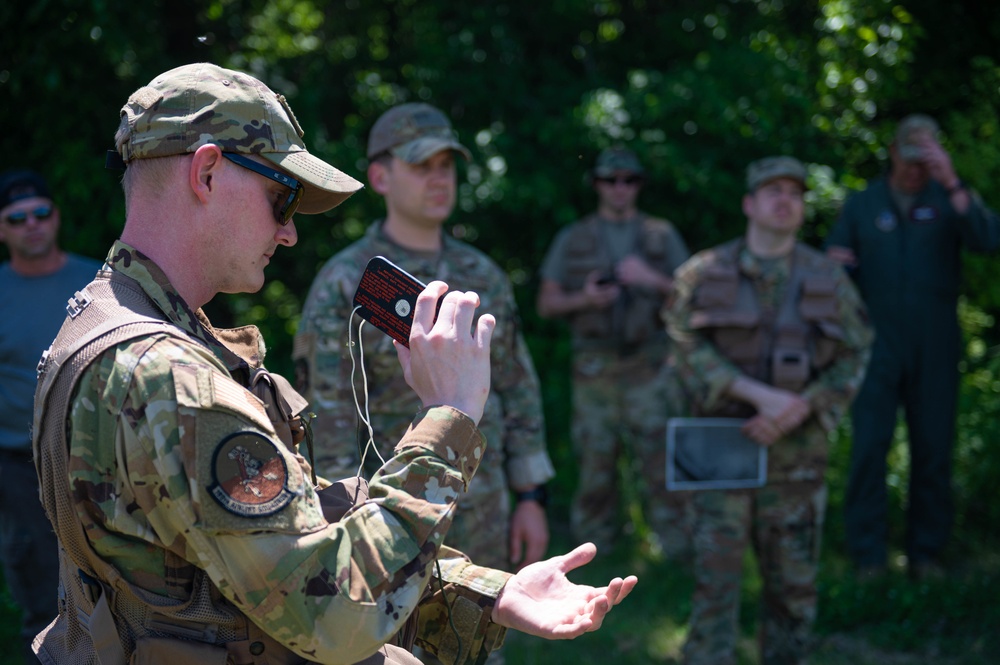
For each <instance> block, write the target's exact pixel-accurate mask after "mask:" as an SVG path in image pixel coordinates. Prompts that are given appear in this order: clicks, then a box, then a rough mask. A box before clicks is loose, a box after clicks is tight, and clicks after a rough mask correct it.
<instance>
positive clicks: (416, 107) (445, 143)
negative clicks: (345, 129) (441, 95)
mask: <svg viewBox="0 0 1000 665" xmlns="http://www.w3.org/2000/svg"><path fill="white" fill-rule="evenodd" d="M442 150H454V151H455V152H457V153H459V154H461V155H462V156H463V157H465V159H467V160H471V159H472V155H471V154H470V153H469V149H468V148H466V147H465V146H464V145H462V144H461V143H459V142H458V138H457V137H456V136H455V132H454V130H453V129H452V128H451V122H450V121H449V120H448V117H447V116H446V115H445V114H444V113H442V112H441V111H439V110H438V109H436V108H434V107H433V106H431V105H430V104H423V103H419V102H411V103H408V104H400V105H399V106H394V107H392V108H391V109H389V110H388V111H386V112H385V113H383V114H382V115H381V116H379V118H378V120H376V121H375V124H374V125H373V126H372V131H371V133H370V134H368V159H372V158H374V157H377V156H378V155H381V154H382V153H385V152H388V153H389V154H391V155H392V156H393V157H398V158H399V159H401V160H403V161H404V162H406V163H407V164H419V163H421V162H423V161H425V160H427V159H429V158H430V157H431V156H432V155H435V154H437V153H439V152H441V151H442Z"/></svg>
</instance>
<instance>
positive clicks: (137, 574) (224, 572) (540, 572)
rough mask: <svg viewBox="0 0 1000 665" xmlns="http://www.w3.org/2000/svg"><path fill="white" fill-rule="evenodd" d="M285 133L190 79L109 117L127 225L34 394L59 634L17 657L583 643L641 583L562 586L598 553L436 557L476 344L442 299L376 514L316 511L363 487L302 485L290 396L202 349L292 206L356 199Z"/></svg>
mask: <svg viewBox="0 0 1000 665" xmlns="http://www.w3.org/2000/svg"><path fill="white" fill-rule="evenodd" d="M301 136H302V133H301V130H300V129H299V127H298V124H297V123H296V121H295V118H294V115H292V112H291V110H290V109H289V107H288V105H287V103H286V102H285V100H284V97H282V96H280V95H276V94H275V93H274V92H272V91H271V90H269V89H268V88H267V87H266V86H264V85H263V84H262V83H261V82H260V81H258V80H256V79H254V78H252V77H250V76H247V75H245V74H242V73H240V72H235V71H232V70H226V69H222V68H219V67H216V66H214V65H210V64H206V63H202V64H194V65H185V66H183V67H179V68H177V69H174V70H170V71H168V72H166V73H164V74H162V75H161V76H159V77H157V78H156V79H155V80H154V81H152V82H151V83H150V84H149V85H147V86H144V87H142V88H140V89H139V90H137V91H136V92H135V93H133V95H132V96H131V97H130V98H129V101H128V103H127V104H126V105H125V106H124V107H123V109H122V113H121V125H120V127H119V130H118V133H117V135H116V145H117V149H118V150H117V151H118V155H119V156H120V157H121V160H122V161H123V162H124V163H125V164H127V169H126V172H125V178H124V189H125V193H126V222H125V228H124V230H123V232H122V237H121V239H120V240H119V241H117V242H116V243H115V244H114V246H113V247H112V248H111V251H110V252H109V254H108V257H107V260H106V263H105V265H104V268H103V270H102V272H101V273H99V274H98V276H97V278H96V279H95V280H94V281H93V282H92V283H91V284H90V285H88V286H87V287H86V288H85V289H84V290H82V291H80V292H77V293H76V294H75V295H74V297H73V298H72V299H71V300H70V303H69V305H68V307H67V312H68V314H69V318H67V320H66V322H65V323H64V325H63V327H62V329H61V330H60V333H59V335H58V337H57V338H56V341H55V342H54V343H53V345H52V347H51V348H50V349H49V351H48V352H47V354H46V356H45V358H44V359H43V362H42V364H41V365H40V373H39V385H38V389H37V391H36V400H35V415H34V427H33V432H34V437H33V447H34V456H35V461H36V467H37V470H38V473H39V480H40V486H41V498H42V503H43V505H44V506H45V510H46V513H47V515H48V517H49V519H50V521H51V522H52V524H53V526H54V528H55V531H56V534H57V536H58V538H59V541H60V545H61V551H60V557H61V565H60V593H59V598H60V610H59V615H58V616H57V617H56V619H55V620H54V621H53V622H52V623H51V624H50V625H49V626H48V627H47V628H46V629H45V630H44V631H43V632H42V633H41V634H39V636H38V637H37V638H36V640H35V645H34V647H35V652H36V653H37V654H38V657H39V658H40V659H41V661H42V662H43V663H46V664H47V665H54V664H56V663H58V664H59V665H66V664H69V665H73V664H75V663H80V664H87V665H91V664H93V663H98V662H99V663H101V665H125V663H146V664H148V665H166V664H170V665H176V663H178V662H184V663H189V664H191V665H195V664H198V663H206V664H207V663H233V664H234V665H244V664H250V663H258V664H264V663H306V662H320V663H353V662H364V663H387V662H394V663H414V662H417V661H415V660H414V659H413V657H412V656H410V655H409V654H408V653H407V652H406V651H405V650H403V649H400V648H398V647H395V646H391V645H389V644H387V642H388V641H389V640H390V639H391V638H392V637H393V636H394V635H397V634H399V632H400V629H401V628H403V627H404V625H406V626H407V631H406V632H405V634H404V635H403V636H401V639H403V638H406V639H413V638H415V639H416V640H417V643H418V644H422V645H424V646H425V648H427V649H429V650H430V651H432V652H437V653H441V654H444V655H445V656H446V659H447V660H448V661H451V660H453V657H454V660H456V661H457V662H463V660H464V659H465V658H467V657H469V656H470V655H473V656H474V655H475V654H476V652H478V651H481V650H482V649H484V648H485V649H487V650H488V649H490V648H492V647H493V646H495V645H496V644H497V643H498V642H499V641H500V640H501V639H502V637H503V633H504V631H505V627H515V628H518V629H520V630H524V631H526V632H529V633H532V634H536V635H541V636H544V637H549V638H566V637H573V636H575V635H578V634H581V633H582V632H585V631H588V630H593V629H595V628H596V627H598V626H599V625H600V623H601V621H602V619H603V616H604V614H605V613H606V612H607V611H608V610H609V609H610V607H611V606H613V605H614V604H615V603H617V602H618V601H619V600H620V599H621V598H623V597H624V596H625V595H626V594H627V593H628V592H629V591H630V590H631V588H632V587H633V586H634V584H635V580H634V578H632V577H630V578H628V579H626V580H613V581H612V582H611V583H610V584H609V585H608V586H607V587H605V588H602V589H594V588H592V587H583V586H578V585H573V584H571V583H569V582H568V581H567V580H566V577H565V574H566V573H567V572H568V571H569V570H571V569H572V568H575V567H576V566H578V565H581V564H582V563H585V562H586V561H588V560H589V559H591V558H592V557H593V555H594V552H595V551H594V548H593V546H589V547H584V548H578V549H577V550H575V551H573V552H571V553H570V554H568V555H565V556H560V557H555V558H553V559H550V560H547V561H544V562H540V563H538V564H535V565H534V566H532V567H531V568H529V569H527V570H525V571H523V572H522V573H519V574H518V575H514V576H511V575H510V574H509V573H505V572H502V571H499V570H495V569H489V568H482V567H479V566H475V565H473V564H471V563H470V562H469V561H468V560H467V559H466V558H465V557H463V556H462V555H461V554H460V553H458V552H455V551H454V550H449V549H447V548H443V547H442V541H443V539H444V536H445V533H446V532H447V530H448V527H449V525H450V522H451V519H452V515H453V514H454V505H455V499H456V497H457V496H458V495H460V494H461V493H462V492H463V491H464V490H465V488H466V486H467V485H468V483H469V481H470V480H471V479H472V476H473V474H474V472H475V470H476V468H477V466H478V462H479V459H480V458H481V457H482V454H483V447H484V444H485V441H484V439H483V437H482V435H481V433H480V432H479V430H478V428H477V427H476V422H477V421H478V420H479V418H480V417H481V416H482V412H483V405H484V402H485V395H486V393H487V390H488V376H489V344H490V337H491V334H492V328H493V324H494V321H493V318H492V316H490V315H483V316H482V317H480V318H479V320H478V324H476V325H475V326H473V315H474V311H475V307H476V305H477V304H478V298H477V296H476V295H475V294H474V293H471V292H457V291H455V292H451V293H448V295H447V296H444V297H443V298H442V296H443V295H444V293H445V291H446V290H447V285H446V284H444V283H442V282H434V283H432V284H430V285H428V287H427V288H426V289H425V290H424V291H423V293H422V294H421V295H420V297H419V299H418V301H417V306H416V311H415V317H414V318H415V322H414V328H413V334H412V336H411V338H410V348H409V349H406V348H405V347H400V352H399V356H400V362H401V364H402V365H403V367H404V372H405V373H406V376H407V377H408V379H409V380H410V381H411V384H412V385H413V387H414V390H415V391H416V392H417V394H418V395H420V399H421V402H422V404H423V405H425V406H424V408H422V409H421V410H420V411H419V412H417V413H416V414H415V416H414V419H413V422H412V423H411V427H410V429H409V430H408V431H407V433H406V435H405V436H404V437H403V439H402V440H401V441H400V443H399V445H398V446H397V447H396V449H395V450H394V451H393V456H392V458H391V459H390V460H389V462H388V463H387V464H386V465H385V466H384V467H383V468H382V469H380V471H379V472H378V473H377V474H376V475H375V476H374V477H373V479H372V482H371V484H370V486H369V487H368V493H369V496H370V498H367V497H365V496H360V497H357V501H356V502H355V503H354V505H352V506H351V507H350V509H349V510H347V511H346V514H345V511H344V510H341V511H340V513H339V514H338V515H336V516H334V515H333V514H332V513H328V512H325V511H324V509H323V505H322V503H321V499H320V495H321V494H325V493H327V492H328V491H329V490H330V489H334V490H339V491H340V492H341V494H344V493H346V492H347V491H348V490H350V489H352V487H353V489H355V490H361V489H363V488H362V487H361V486H360V485H353V486H350V485H337V484H334V485H331V484H330V483H329V482H327V481H325V480H323V479H317V480H315V481H314V480H313V479H312V478H311V470H310V468H309V466H308V464H307V463H306V462H305V460H304V459H303V458H302V457H301V456H300V455H299V454H298V452H297V449H298V442H299V441H300V439H301V438H302V437H303V430H304V428H303V424H302V420H301V418H300V417H299V414H301V413H302V412H303V410H304V409H305V408H306V403H305V401H304V400H303V399H302V397H301V396H300V395H298V394H297V393H296V392H295V391H294V390H292V389H291V386H290V384H289V383H288V382H287V381H285V380H284V379H282V378H281V377H279V376H277V375H273V374H270V373H268V372H267V371H266V370H265V369H264V368H263V366H262V362H263V355H264V345H263V341H262V340H261V339H260V333H259V332H258V331H257V329H256V328H253V327H245V328H239V329H236V330H222V329H216V328H213V327H212V325H211V323H210V322H209V321H208V319H207V318H205V316H204V313H203V312H202V311H201V309H200V308H201V306H202V305H204V304H205V303H207V302H208V301H209V300H210V299H211V298H212V297H214V296H215V294H216V293H219V292H221V291H225V292H233V293H236V292H252V291H256V290H258V289H260V288H261V286H262V285H263V281H264V274H263V271H264V267H265V266H266V265H267V263H268V262H269V259H270V257H271V256H272V254H273V253H274V252H275V250H276V249H277V247H278V246H279V245H284V246H291V245H293V244H294V243H295V242H296V240H297V232H296V228H295V224H294V223H293V220H292V215H293V214H294V212H295V211H296V210H298V211H300V212H303V213H307V214H309V213H320V212H323V211H326V210H329V209H330V208H332V207H334V206H336V205H338V204H339V203H340V202H341V201H343V200H344V199H345V198H347V197H348V196H349V195H350V194H351V193H352V192H354V191H356V190H357V189H358V188H359V187H360V183H358V182H357V181H356V180H354V179H353V178H351V177H349V176H347V175H345V174H343V173H341V172H340V171H338V170H337V169H335V168H333V167H332V166H330V165H328V164H326V163H325V162H323V161H321V160H319V159H318V158H316V157H314V156H312V155H311V154H309V153H308V152H307V151H306V149H305V147H304V145H303V143H302V141H301ZM439 299H440V300H441V310H440V315H439V316H438V317H437V319H436V320H435V319H434V312H435V305H436V304H437V302H438V301H439ZM348 498H355V497H348ZM435 578H437V579H435ZM432 579H435V581H434V583H433V584H431V580H432ZM444 594H446V595H447V601H448V605H447V609H445V607H446V606H445V605H442V596H443V595H444ZM411 618H412V619H413V621H410V619H411ZM452 623H454V625H455V629H454V632H453V631H452V629H451V625H452ZM459 636H460V639H461V642H459V641H458V639H459Z"/></svg>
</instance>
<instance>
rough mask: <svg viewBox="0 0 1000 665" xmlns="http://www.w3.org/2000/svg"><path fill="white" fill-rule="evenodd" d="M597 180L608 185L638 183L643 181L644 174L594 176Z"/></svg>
mask: <svg viewBox="0 0 1000 665" xmlns="http://www.w3.org/2000/svg"><path fill="white" fill-rule="evenodd" d="M594 180H596V181H597V182H603V183H605V184H608V185H619V184H622V183H624V184H626V185H638V184H639V183H641V182H642V176H640V175H626V176H610V177H598V178H594Z"/></svg>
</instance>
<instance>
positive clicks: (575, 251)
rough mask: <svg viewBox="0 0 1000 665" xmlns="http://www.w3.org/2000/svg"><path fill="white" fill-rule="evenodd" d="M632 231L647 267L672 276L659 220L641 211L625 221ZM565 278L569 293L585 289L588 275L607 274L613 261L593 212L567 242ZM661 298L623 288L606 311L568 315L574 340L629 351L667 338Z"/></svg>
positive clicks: (651, 293) (637, 290)
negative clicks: (656, 338)
mask: <svg viewBox="0 0 1000 665" xmlns="http://www.w3.org/2000/svg"><path fill="white" fill-rule="evenodd" d="M629 223H630V224H632V225H633V226H634V227H635V229H634V231H635V244H634V247H633V250H634V251H635V252H636V253H637V254H638V255H639V256H641V257H642V258H643V259H645V261H646V262H647V263H649V265H650V266H652V267H653V268H655V269H656V270H658V271H660V272H662V273H663V274H665V275H670V274H671V273H672V272H673V269H674V267H675V266H671V265H669V260H670V255H669V252H668V247H667V243H668V242H669V241H670V237H669V236H668V235H667V234H666V233H664V232H663V227H662V226H661V225H660V224H662V222H661V221H660V220H656V219H652V218H650V217H647V216H646V215H644V214H642V213H640V214H639V217H638V218H637V219H635V220H634V221H631V222H629ZM565 260H566V277H565V281H564V282H563V284H562V286H563V288H564V289H566V290H567V291H580V290H582V289H583V285H584V283H585V282H586V281H587V276H588V275H590V274H591V273H592V272H595V271H596V272H598V273H600V274H602V275H609V274H611V273H612V272H613V271H614V267H615V261H614V259H613V257H612V256H611V255H610V254H609V253H608V246H607V241H606V240H605V238H604V234H603V233H601V219H600V218H599V217H598V216H597V215H596V214H592V215H590V216H588V217H585V218H584V219H582V220H580V222H578V223H577V224H576V226H575V227H573V229H572V230H571V231H570V234H569V237H568V238H567V239H566V257H565ZM662 307H663V296H662V294H660V293H657V292H655V291H651V290H649V289H644V288H634V287H622V293H621V295H620V296H619V298H618V300H617V301H616V302H615V303H614V304H612V305H611V306H610V307H607V308H605V309H596V310H595V309H589V310H585V311H580V312H576V313H574V314H572V315H570V317H569V324H570V327H571V328H572V330H573V337H574V338H575V340H576V342H577V343H578V344H582V345H585V346H605V347H615V348H618V349H619V350H622V351H626V352H627V351H632V350H635V348H636V347H637V346H639V345H641V344H643V343H644V342H646V341H649V340H651V339H653V338H655V337H657V336H659V337H663V338H665V336H666V335H665V332H664V331H665V328H664V323H663V320H662V319H661V318H660V309H661V308H662Z"/></svg>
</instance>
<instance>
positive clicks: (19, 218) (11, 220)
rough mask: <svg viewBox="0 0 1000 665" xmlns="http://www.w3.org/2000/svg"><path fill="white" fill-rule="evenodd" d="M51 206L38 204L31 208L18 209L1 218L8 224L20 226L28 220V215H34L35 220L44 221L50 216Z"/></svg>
mask: <svg viewBox="0 0 1000 665" xmlns="http://www.w3.org/2000/svg"><path fill="white" fill-rule="evenodd" d="M52 212H53V210H52V206H38V207H37V208H34V209H32V210H19V211H18V212H12V213H10V214H9V215H7V216H5V217H4V218H3V221H5V222H7V224H8V225H10V226H21V225H22V224H26V223H27V222H28V217H34V218H35V220H36V221H39V222H44V221H45V220H47V219H48V218H49V217H51V216H52Z"/></svg>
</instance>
